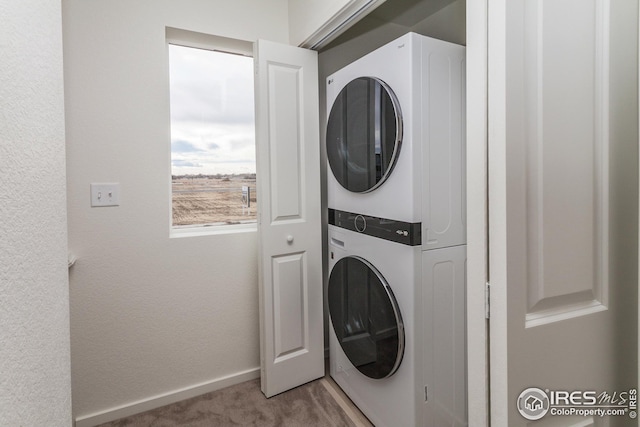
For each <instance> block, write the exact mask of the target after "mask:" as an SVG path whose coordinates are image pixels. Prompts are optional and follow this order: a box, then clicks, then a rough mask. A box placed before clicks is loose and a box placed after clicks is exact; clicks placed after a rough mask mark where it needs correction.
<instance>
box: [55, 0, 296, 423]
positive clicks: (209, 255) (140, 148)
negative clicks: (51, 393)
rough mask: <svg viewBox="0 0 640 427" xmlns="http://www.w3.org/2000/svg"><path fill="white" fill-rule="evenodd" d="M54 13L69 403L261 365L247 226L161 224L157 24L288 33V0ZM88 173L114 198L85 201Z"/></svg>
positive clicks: (250, 34) (165, 129)
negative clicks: (60, 100)
mask: <svg viewBox="0 0 640 427" xmlns="http://www.w3.org/2000/svg"><path fill="white" fill-rule="evenodd" d="M249 11H250V13H249ZM63 20H64V60H65V84H66V91H65V96H66V98H65V100H66V105H67V161H68V171H67V173H68V197H69V200H68V209H69V221H68V222H69V246H70V251H71V252H72V253H73V254H75V255H76V256H77V257H78V261H77V263H76V265H75V266H74V267H73V268H72V269H71V274H70V282H71V291H70V293H71V359H72V380H73V410H74V416H75V417H76V418H80V419H83V418H86V417H90V416H91V415H94V414H99V413H101V412H104V411H106V412H107V415H108V416H109V414H111V415H113V414H122V411H120V412H117V411H116V412H109V411H111V410H112V409H114V408H116V407H118V406H121V405H122V406H124V407H127V406H129V405H131V404H133V403H135V402H136V401H139V400H141V401H144V400H147V399H150V398H153V397H156V396H159V395H163V394H169V395H171V394H172V393H174V392H176V391H178V390H180V389H183V388H190V387H193V386H196V385H201V384H204V385H205V388H206V387H207V386H208V384H209V382H212V381H213V384H214V385H215V384H216V383H215V380H217V379H219V378H221V377H226V376H230V375H231V376H233V375H236V374H238V373H242V372H245V371H247V370H250V371H251V370H253V371H251V374H252V375H253V376H257V371H255V370H254V369H255V368H257V367H258V366H259V335H258V292H257V256H256V250H257V248H256V233H255V232H249V233H242V234H233V235H213V236H204V237H184V238H173V239H170V238H169V229H170V148H169V103H168V93H169V92H168V62H167V49H166V45H165V26H170V27H176V28H183V29H187V30H193V31H199V32H204V33H211V34H216V35H220V36H224V37H231V38H238V39H243V40H249V41H253V40H255V39H257V38H265V39H270V40H273V41H279V42H283V43H287V42H288V40H289V34H288V12H287V1H286V0H271V1H268V2H265V1H264V0H236V1H232V2H231V1H224V0H166V1H157V0H139V1H135V2H131V1H128V0H110V1H98V2H96V1H86V0H63ZM91 182H119V183H120V189H121V205H120V206H119V207H111V208H91V207H90V202H89V184H90V183H91ZM135 408H141V406H137V407H135ZM98 419H99V418H93V420H94V421H95V420H98Z"/></svg>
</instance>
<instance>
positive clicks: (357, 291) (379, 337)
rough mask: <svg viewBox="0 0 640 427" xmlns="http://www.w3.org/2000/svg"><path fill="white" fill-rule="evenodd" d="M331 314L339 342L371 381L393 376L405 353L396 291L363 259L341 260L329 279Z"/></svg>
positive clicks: (354, 364) (346, 353) (351, 257)
mask: <svg viewBox="0 0 640 427" xmlns="http://www.w3.org/2000/svg"><path fill="white" fill-rule="evenodd" d="M329 313H330V315H331V323H332V324H333V330H334V331H335V334H336V337H337V338H338V342H339V343H340V346H341V347H342V350H343V351H344V353H345V355H346V356H347V357H348V358H349V360H350V361H351V363H352V364H353V366H355V367H356V368H357V369H358V370H359V371H360V372H362V373H363V374H364V375H366V376H367V377H369V378H374V379H381V378H386V377H389V376H391V375H393V374H394V373H395V372H396V370H397V369H398V367H399V366H400V362H401V361H402V355H403V353H404V327H403V323H402V317H401V315H400V310H399V308H398V304H397V302H396V299H395V297H394V296H393V292H392V291H391V288H390V287H389V284H388V283H387V282H386V280H385V279H384V277H382V275H381V274H380V273H379V272H378V270H376V268H375V267H374V266H373V265H371V264H370V263H369V262H368V261H366V260H365V259H363V258H360V257H355V256H350V257H345V258H342V259H340V260H339V261H338V262H337V263H336V264H335V266H334V267H333V269H332V270H331V275H330V277H329Z"/></svg>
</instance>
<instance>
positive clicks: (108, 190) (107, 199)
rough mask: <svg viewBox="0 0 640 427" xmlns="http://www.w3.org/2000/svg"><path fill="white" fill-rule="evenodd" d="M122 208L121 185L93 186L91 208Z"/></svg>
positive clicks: (105, 184)
mask: <svg viewBox="0 0 640 427" xmlns="http://www.w3.org/2000/svg"><path fill="white" fill-rule="evenodd" d="M100 206H120V184H118V183H117V182H115V183H114V182H110V183H101V184H97V183H93V184H91V207H100Z"/></svg>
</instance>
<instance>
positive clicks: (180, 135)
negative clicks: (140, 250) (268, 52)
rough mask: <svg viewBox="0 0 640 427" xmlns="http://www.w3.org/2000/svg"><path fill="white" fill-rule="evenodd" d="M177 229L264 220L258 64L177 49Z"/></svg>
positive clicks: (172, 65) (173, 55)
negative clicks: (259, 212) (259, 210)
mask: <svg viewBox="0 0 640 427" xmlns="http://www.w3.org/2000/svg"><path fill="white" fill-rule="evenodd" d="M169 71H170V106H171V192H172V226H173V227H190V226H197V225H199V226H202V225H225V224H244V223H252V222H253V223H255V222H256V203H257V195H256V173H255V172H256V162H255V126H254V96H253V58H251V57H247V56H242V55H237V54H230V53H225V52H219V51H213V50H205V49H199V48H193V47H185V46H179V45H174V44H169Z"/></svg>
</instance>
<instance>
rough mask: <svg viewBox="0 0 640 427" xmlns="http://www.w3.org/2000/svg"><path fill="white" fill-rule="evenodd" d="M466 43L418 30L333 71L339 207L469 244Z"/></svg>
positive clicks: (332, 133)
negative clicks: (466, 229)
mask: <svg viewBox="0 0 640 427" xmlns="http://www.w3.org/2000/svg"><path fill="white" fill-rule="evenodd" d="M464 58H465V49H464V47H463V46H459V45H455V44H452V43H448V42H445V41H441V40H436V39H432V38H429V37H425V36H421V35H418V34H415V33H408V34H406V35H404V36H402V37H400V38H399V39H397V40H395V41H393V42H391V43H388V44H387V45H385V46H382V47H380V48H379V49H376V50H375V51H373V52H371V53H369V54H367V55H366V56H364V57H362V58H360V59H358V60H357V61H355V62H353V63H352V64H349V65H348V66H346V67H344V68H343V69H341V70H339V71H337V72H336V73H334V74H333V75H331V76H329V77H328V78H327V82H326V84H327V117H328V121H327V136H326V145H327V157H328V162H329V170H330V171H331V173H328V183H327V184H328V185H327V200H328V207H329V208H330V209H333V210H336V211H341V212H346V213H352V214H362V215H369V216H373V217H378V218H384V219H389V220H395V221H403V222H406V223H411V224H417V225H418V226H420V227H421V229H422V230H421V239H422V241H421V243H422V245H423V246H424V248H438V247H446V246H454V245H460V244H464V240H465V224H464V216H463V215H461V212H463V211H464V175H463V170H464V140H465V137H464V117H463V115H464V96H465V95H464V81H465V75H464V72H465V63H464V61H465V59H464Z"/></svg>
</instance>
